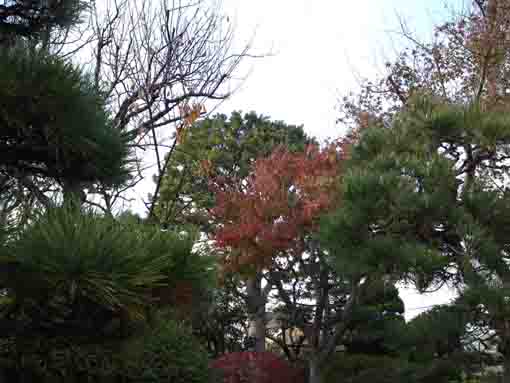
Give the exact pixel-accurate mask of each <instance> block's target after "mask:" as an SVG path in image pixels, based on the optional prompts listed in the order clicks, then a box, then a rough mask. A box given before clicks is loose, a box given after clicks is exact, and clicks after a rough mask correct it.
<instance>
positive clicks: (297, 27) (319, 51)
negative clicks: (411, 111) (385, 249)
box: [219, 0, 464, 318]
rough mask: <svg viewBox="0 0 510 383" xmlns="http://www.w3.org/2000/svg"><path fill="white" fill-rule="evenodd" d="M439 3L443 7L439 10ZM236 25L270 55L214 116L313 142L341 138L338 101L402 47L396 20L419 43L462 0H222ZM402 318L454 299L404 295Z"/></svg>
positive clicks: (243, 36)
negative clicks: (281, 124) (293, 129)
mask: <svg viewBox="0 0 510 383" xmlns="http://www.w3.org/2000/svg"><path fill="white" fill-rule="evenodd" d="M445 3H446V7H445ZM223 4H224V9H225V11H227V12H228V13H229V14H230V15H232V16H233V19H234V20H235V22H236V28H237V33H236V37H237V39H238V41H242V40H243V39H245V40H246V39H249V38H250V37H251V36H252V35H253V32H254V31H256V34H255V39H254V48H255V51H256V52H267V51H270V50H272V51H273V52H275V54H274V55H271V56H270V57H265V58H263V59H258V60H255V61H251V64H250V66H249V68H248V66H245V67H244V69H245V71H246V70H248V69H251V73H250V75H249V76H248V77H247V79H246V80H245V82H244V84H243V87H242V89H241V90H239V91H238V92H237V93H236V94H235V95H234V96H233V97H232V98H231V99H230V100H229V101H227V102H225V103H224V104H222V105H221V107H220V109H219V110H220V111H221V112H224V113H226V114H229V113H230V112H231V111H232V110H242V111H246V112H247V111H251V110H254V111H256V112H257V113H259V114H264V115H266V116H270V117H271V118H272V119H277V120H284V121H286V122H288V123H293V124H299V125H300V124H303V125H304V128H305V130H306V131H307V132H308V133H309V134H312V135H315V136H318V137H321V138H326V137H336V136H338V135H340V134H341V133H342V127H341V126H337V125H336V124H335V120H336V118H337V113H336V111H335V108H336V106H337V101H338V98H339V97H340V96H341V95H343V94H345V93H347V92H348V91H349V90H352V89H356V84H357V83H358V78H360V77H369V78H370V77H371V78H373V77H374V76H376V75H377V74H378V73H380V72H381V69H382V66H383V64H384V62H385V61H386V60H388V59H391V57H394V55H395V52H396V51H397V50H398V49H399V47H402V44H403V41H402V40H401V38H399V35H398V34H397V33H395V32H396V31H397V30H398V25H399V23H398V20H399V17H403V18H404V19H405V20H406V22H407V24H408V25H409V26H411V27H412V28H413V29H414V30H415V31H416V32H417V33H418V34H419V35H420V36H421V37H422V38H425V39H428V38H431V37H432V28H431V26H432V25H433V24H435V23H437V22H439V21H441V20H442V19H444V18H445V17H446V16H447V15H448V13H449V12H451V8H452V7H453V8H454V9H458V7H459V6H460V7H461V6H463V4H464V2H463V1H462V0H356V1H341V0H313V1H310V0H256V1H255V0H223ZM401 294H402V297H403V299H404V301H405V303H406V317H408V318H410V317H412V316H414V315H416V314H418V313H420V312H421V311H423V310H424V308H426V307H428V306H430V305H431V304H437V303H445V302H448V301H449V300H450V299H451V298H452V297H453V295H454V294H453V292H451V291H448V290H446V289H445V290H442V291H440V292H439V293H435V294H433V296H430V295H425V296H424V295H420V294H418V293H417V292H416V291H414V290H412V289H403V290H402V292H401Z"/></svg>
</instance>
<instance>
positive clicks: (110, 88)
mask: <svg viewBox="0 0 510 383" xmlns="http://www.w3.org/2000/svg"><path fill="white" fill-rule="evenodd" d="M89 25H91V26H92V29H93V34H92V36H90V37H87V39H86V40H85V42H87V41H89V42H90V41H91V42H92V44H88V45H87V46H86V49H82V50H81V51H79V52H81V53H82V54H83V52H87V51H91V53H92V54H90V55H89V60H88V61H87V64H86V66H87V67H88V68H89V69H90V71H91V73H92V74H93V81H94V83H95V86H96V87H97V88H98V89H99V90H100V91H101V92H103V94H104V95H105V97H106V98H107V102H108V108H109V111H110V113H111V115H112V117H113V123H114V125H115V126H116V127H117V128H118V129H120V130H121V131H123V132H124V133H128V134H129V135H130V136H131V137H133V140H132V142H131V145H132V149H133V154H134V156H135V157H136V160H135V164H136V167H137V171H136V172H135V174H136V175H135V176H134V177H133V178H132V180H131V182H130V183H129V184H127V185H124V186H123V187H122V188H116V189H114V190H112V189H111V188H108V187H106V186H101V185H99V186H97V187H94V188H90V189H89V193H90V192H92V194H93V195H91V197H92V198H89V202H90V203H92V204H94V205H96V206H98V207H99V206H101V207H102V209H103V210H104V211H106V212H108V213H112V211H113V209H114V207H115V204H116V203H119V202H121V201H123V200H124V201H126V198H127V197H126V195H127V194H129V193H128V191H129V190H130V189H131V188H132V187H134V186H135V185H137V184H139V183H140V182H144V180H146V179H147V178H148V177H147V176H148V175H149V174H150V173H151V172H152V174H154V173H155V174H156V175H155V177H154V178H155V181H156V190H155V191H154V193H152V194H153V196H152V198H150V200H149V201H146V202H145V205H146V207H147V209H148V211H149V214H152V209H153V202H154V201H155V200H156V198H157V195H158V192H159V180H160V179H161V175H162V174H163V173H164V171H165V167H166V162H167V160H168V158H169V157H170V156H171V154H172V152H173V149H174V148H175V145H176V142H177V141H178V135H177V134H176V133H177V131H178V130H179V129H180V128H182V127H183V125H185V124H186V123H189V122H190V121H192V120H194V119H196V118H197V117H198V116H199V115H201V114H204V113H206V110H207V109H212V108H213V107H214V106H215V105H217V104H218V103H219V102H221V101H222V100H225V99H226V98H228V97H229V96H230V95H231V94H232V90H233V89H234V88H235V86H236V85H238V84H239V82H238V80H239V79H238V80H235V79H234V74H235V73H236V71H237V70H238V69H239V65H240V63H241V61H242V59H243V58H246V57H254V56H252V55H250V52H249V51H250V46H251V44H250V42H249V41H248V42H247V43H246V44H243V45H241V47H240V48H239V49H238V50H237V51H236V48H235V46H234V45H235V44H234V43H235V41H234V27H233V24H232V22H231V20H230V19H229V17H228V16H225V15H223V14H222V12H221V4H220V3H217V2H212V1H205V0H169V1H165V0H161V1H152V2H148V1H137V0H107V1H105V2H104V3H103V4H101V5H99V3H93V7H92V10H91V18H90V20H89ZM78 46H79V44H78ZM67 51H69V48H68V49H67ZM71 51H73V50H72V49H71ZM62 54H68V53H66V50H62ZM78 54H80V53H78ZM206 108H207V109H206ZM98 195H99V196H100V197H101V198H100V201H98V199H97V196H98Z"/></svg>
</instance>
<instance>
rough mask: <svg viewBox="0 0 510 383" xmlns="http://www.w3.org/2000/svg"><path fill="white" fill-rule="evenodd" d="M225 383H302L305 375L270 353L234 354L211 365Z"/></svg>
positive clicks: (225, 356)
mask: <svg viewBox="0 0 510 383" xmlns="http://www.w3.org/2000/svg"><path fill="white" fill-rule="evenodd" d="M210 367H211V368H215V369H219V370H221V372H222V374H223V377H224V383H244V382H250V383H302V382H303V381H304V373H303V371H301V370H300V369H297V368H294V367H292V366H291V365H290V364H289V363H287V362H286V361H285V360H283V359H281V358H279V357H278V356H276V355H274V354H272V353H270V352H233V353H230V354H226V355H223V356H222V357H220V358H219V359H216V360H214V361H213V362H211V364H210Z"/></svg>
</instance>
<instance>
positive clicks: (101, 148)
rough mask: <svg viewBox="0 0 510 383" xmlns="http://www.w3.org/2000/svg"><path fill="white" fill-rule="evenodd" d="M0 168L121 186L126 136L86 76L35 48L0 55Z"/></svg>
mask: <svg viewBox="0 0 510 383" xmlns="http://www.w3.org/2000/svg"><path fill="white" fill-rule="evenodd" d="M0 74H1V76H0V99H1V100H2V102H1V103H0V137H1V138H0V153H1V154H0V165H1V166H3V167H8V169H9V172H11V173H12V174H15V175H18V174H19V173H21V174H23V175H28V176H29V175H40V176H43V177H48V178H52V179H55V180H57V181H64V180H65V181H71V182H73V181H74V182H97V181H102V182H106V183H108V182H114V183H115V182H122V180H123V179H124V178H125V177H126V176H127V170H128V169H127V161H128V156H129V153H128V149H127V140H128V137H124V136H123V135H122V134H121V133H120V132H119V131H118V130H116V129H114V128H113V127H112V125H111V123H110V119H109V116H108V114H107V112H106V109H105V106H104V102H103V100H102V99H101V96H100V95H99V94H98V92H97V91H96V90H95V89H94V88H93V86H92V83H91V81H89V78H88V76H87V75H85V74H84V73H82V71H81V70H79V69H76V68H75V67H74V66H73V65H72V64H70V63H68V62H65V61H63V60H61V59H58V58H55V57H53V56H51V55H48V54H47V53H46V52H44V51H42V50H38V49H27V48H26V47H24V46H21V45H20V46H17V47H15V48H12V49H8V50H3V51H1V52H0Z"/></svg>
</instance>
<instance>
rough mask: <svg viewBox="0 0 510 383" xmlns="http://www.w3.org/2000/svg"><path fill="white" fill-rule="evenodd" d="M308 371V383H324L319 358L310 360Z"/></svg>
mask: <svg viewBox="0 0 510 383" xmlns="http://www.w3.org/2000/svg"><path fill="white" fill-rule="evenodd" d="M308 371H309V372H308V383H322V376H321V366H320V363H319V360H318V359H317V358H311V359H310V361H309V364H308Z"/></svg>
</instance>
